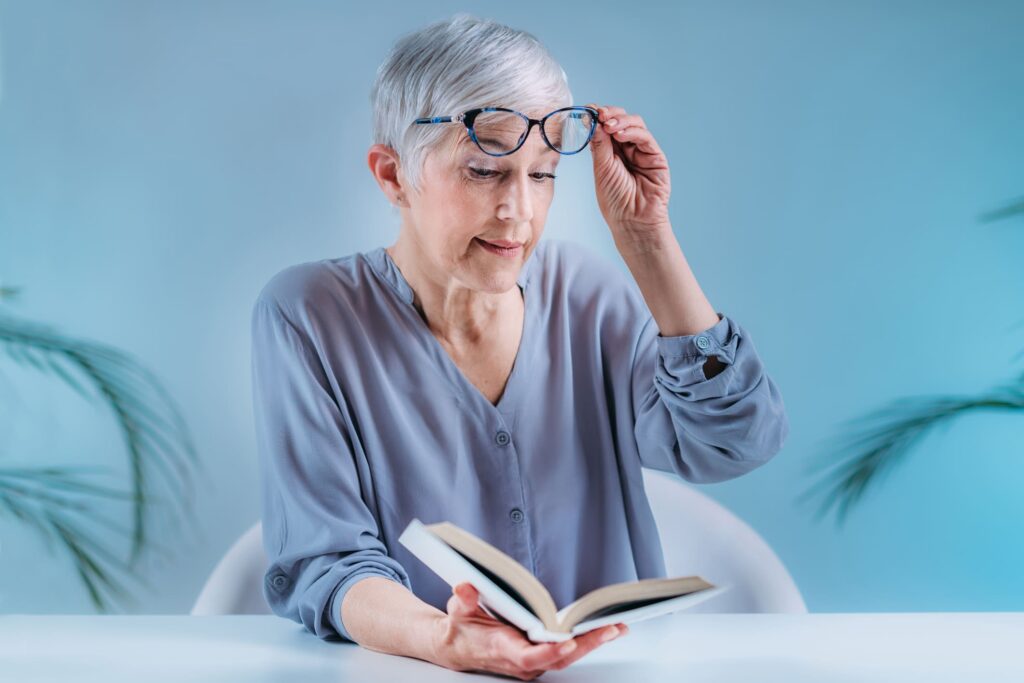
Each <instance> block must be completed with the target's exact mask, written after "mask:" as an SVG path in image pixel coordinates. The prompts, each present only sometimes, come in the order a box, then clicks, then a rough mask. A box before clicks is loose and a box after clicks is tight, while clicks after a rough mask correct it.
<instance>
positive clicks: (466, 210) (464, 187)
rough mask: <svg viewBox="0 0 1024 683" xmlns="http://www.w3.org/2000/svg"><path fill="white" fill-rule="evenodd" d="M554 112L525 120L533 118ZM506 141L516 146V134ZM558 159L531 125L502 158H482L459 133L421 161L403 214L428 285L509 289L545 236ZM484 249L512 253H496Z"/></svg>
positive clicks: (463, 133)
mask: <svg viewBox="0 0 1024 683" xmlns="http://www.w3.org/2000/svg"><path fill="white" fill-rule="evenodd" d="M555 108H556V107H552V108H551V109H547V110H546V111H544V112H540V113H538V112H536V111H532V112H524V113H526V114H527V115H528V116H530V117H531V118H540V116H542V115H543V114H544V113H547V111H552V109H555ZM492 133H494V134H498V135H502V134H503V132H502V131H492ZM477 134H478V136H479V134H480V131H477ZM508 134H509V135H510V137H511V138H512V142H514V141H515V140H516V139H518V133H517V132H515V131H509V132H508ZM560 156H561V155H559V154H558V152H555V151H554V150H552V149H551V148H550V147H548V146H547V145H546V144H544V141H543V139H542V138H541V135H540V130H538V128H537V127H536V126H534V127H533V130H531V131H530V134H529V136H528V137H527V139H526V141H525V142H524V143H523V146H522V147H520V148H519V149H518V150H517V151H516V152H514V153H512V154H510V155H508V156H503V157H494V156H490V155H488V154H485V153H484V152H483V151H481V150H480V148H479V147H477V146H476V144H475V143H474V142H473V141H472V140H471V139H470V138H469V135H468V133H467V131H466V129H465V128H464V127H460V128H459V129H458V134H457V135H454V134H453V135H452V136H450V137H449V138H447V139H446V141H445V142H443V143H442V144H441V145H440V146H439V147H437V148H435V149H434V150H432V151H431V152H430V153H428V154H427V155H426V157H425V159H424V164H423V171H422V173H421V174H420V189H419V192H418V193H416V192H411V191H410V192H409V193H408V206H407V207H404V208H403V209H402V213H403V221H404V222H405V223H406V225H407V227H408V228H409V229H410V230H411V232H412V236H413V237H414V238H415V239H416V241H417V242H418V244H417V246H418V248H419V252H420V254H421V255H422V257H423V258H424V259H425V262H423V263H421V266H422V267H424V268H426V269H428V272H433V273H434V277H435V279H438V280H441V281H443V280H445V279H447V278H453V279H454V280H456V281H457V282H458V283H459V284H461V285H462V286H464V287H467V288H469V289H473V290H477V291H482V292H489V293H495V294H497V293H501V292H505V291H508V290H509V289H511V288H512V287H513V286H515V284H516V279H517V277H518V276H519V271H520V269H521V268H522V266H523V264H524V263H525V262H526V259H527V258H528V257H529V256H530V254H532V253H533V250H534V248H535V247H536V246H537V242H538V240H539V239H540V236H541V233H542V232H543V231H544V221H545V220H546V219H547V213H548V208H549V207H550V206H551V200H552V199H553V198H554V192H555V186H554V173H555V168H556V167H557V165H558V161H559V158H560ZM487 242H491V243H493V242H497V243H499V244H511V245H512V246H513V248H511V249H508V250H505V251H501V250H497V249H495V248H492V247H488V245H487V244H486V243H487Z"/></svg>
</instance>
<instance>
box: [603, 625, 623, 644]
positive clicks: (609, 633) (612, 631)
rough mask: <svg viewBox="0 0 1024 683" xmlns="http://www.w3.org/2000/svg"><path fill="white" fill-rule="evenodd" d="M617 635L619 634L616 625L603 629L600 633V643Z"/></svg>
mask: <svg viewBox="0 0 1024 683" xmlns="http://www.w3.org/2000/svg"><path fill="white" fill-rule="evenodd" d="M617 635H619V629H618V627H617V626H612V627H611V628H610V629H608V630H607V631H605V632H604V633H603V634H602V635H601V642H602V643H607V642H608V641H609V640H611V639H612V638H614V637H615V636H617Z"/></svg>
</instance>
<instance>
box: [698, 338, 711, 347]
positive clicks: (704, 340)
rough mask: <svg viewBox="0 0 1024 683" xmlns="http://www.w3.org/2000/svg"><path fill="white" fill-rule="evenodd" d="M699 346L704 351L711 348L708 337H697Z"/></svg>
mask: <svg viewBox="0 0 1024 683" xmlns="http://www.w3.org/2000/svg"><path fill="white" fill-rule="evenodd" d="M697 346H699V347H700V348H702V349H706V348H708V347H709V346H711V342H709V341H708V338H707V337H705V336H704V335H701V336H699V337H697Z"/></svg>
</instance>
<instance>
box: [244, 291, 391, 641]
mask: <svg viewBox="0 0 1024 683" xmlns="http://www.w3.org/2000/svg"><path fill="white" fill-rule="evenodd" d="M252 380H253V405H254V419H255V425H256V437H257V448H258V452H259V461H260V463H259V464H260V476H261V482H260V490H261V505H262V522H263V546H264V550H265V551H266V553H267V558H268V561H269V564H268V567H267V570H266V573H265V575H264V583H263V594H264V597H265V598H266V600H267V604H268V605H269V606H270V608H271V609H272V611H273V612H274V613H275V614H277V615H278V616H282V617H287V618H289V619H291V620H293V621H295V622H298V623H301V624H302V625H304V626H305V627H306V628H307V629H308V630H309V631H310V632H312V633H314V634H316V636H317V637H319V638H323V639H328V638H331V637H333V636H340V637H341V638H344V639H346V640H350V641H352V640H353V639H352V637H351V636H350V635H349V633H348V631H346V630H345V627H344V624H343V623H342V621H341V612H340V610H341V603H342V600H343V599H344V597H345V594H346V593H347V592H348V590H349V589H350V588H351V587H352V586H353V585H354V584H355V583H356V582H357V581H358V580H359V579H362V578H366V577H368V576H381V577H385V578H388V579H391V580H393V581H396V582H399V583H401V584H403V585H405V586H406V587H407V588H410V589H411V585H410V582H409V577H408V575H407V573H406V571H405V569H404V568H403V567H402V566H401V565H400V564H399V563H398V562H397V561H396V560H395V559H394V558H392V557H390V556H389V555H388V554H387V551H386V548H385V546H384V544H383V543H382V542H381V540H380V534H379V529H378V525H377V522H376V520H375V518H374V516H373V515H372V514H371V512H370V509H369V507H368V506H367V504H366V502H365V499H364V497H363V490H362V489H361V486H360V481H361V480H363V481H365V479H366V478H367V476H366V474H367V473H366V472H365V463H364V464H363V465H362V466H360V464H359V463H358V461H357V459H356V457H355V453H354V451H355V449H354V446H353V441H352V439H353V433H352V432H353V430H352V429H351V428H350V426H349V425H350V423H349V421H348V420H347V419H346V417H345V416H346V412H345V411H346V410H347V408H346V406H345V405H344V404H343V402H342V401H341V399H339V398H338V397H337V396H336V394H335V393H334V392H332V391H331V383H330V382H329V381H328V378H327V376H326V372H325V370H324V365H323V363H322V362H321V361H320V359H319V357H318V355H317V353H316V350H315V346H314V344H313V343H312V342H311V340H310V338H309V335H308V334H306V333H304V332H302V331H301V330H300V329H299V327H297V326H296V325H295V324H294V323H293V322H292V321H291V320H289V319H288V318H287V317H286V315H285V314H284V312H283V311H282V309H281V306H280V305H279V304H278V302H277V301H276V300H275V299H273V298H272V297H270V296H267V295H264V294H261V296H260V297H259V298H258V299H257V301H256V303H255V305H254V307H253V310H252ZM360 475H362V476H360Z"/></svg>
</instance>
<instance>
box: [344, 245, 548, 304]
mask: <svg viewBox="0 0 1024 683" xmlns="http://www.w3.org/2000/svg"><path fill="white" fill-rule="evenodd" d="M540 247H541V244H540V243H539V242H538V243H537V246H536V247H535V248H534V250H533V252H531V254H530V256H529V257H528V258H527V259H526V263H524V264H523V267H522V269H521V270H520V271H519V277H518V278H516V282H517V283H518V284H519V286H520V287H522V288H523V290H524V291H525V290H526V283H527V282H528V281H529V279H530V272H531V271H532V270H533V262H534V261H536V260H537V259H536V255H537V250H538V249H540ZM363 256H364V257H365V258H366V261H367V262H368V263H369V264H370V267H371V268H373V270H374V271H375V272H376V273H377V274H378V275H379V276H380V277H381V279H383V280H384V281H385V282H387V283H388V284H389V285H391V287H392V288H393V289H394V290H395V291H396V292H398V296H399V298H401V299H402V301H404V302H405V303H407V304H410V305H412V303H413V301H414V293H413V291H412V287H411V286H409V282H408V281H407V280H406V279H405V276H404V275H402V271H400V270H399V269H398V266H397V265H396V264H395V262H394V260H393V259H392V258H391V254H389V253H388V252H387V249H386V248H385V247H377V248H376V249H372V250H370V251H368V252H365V253H364V254H363Z"/></svg>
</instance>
